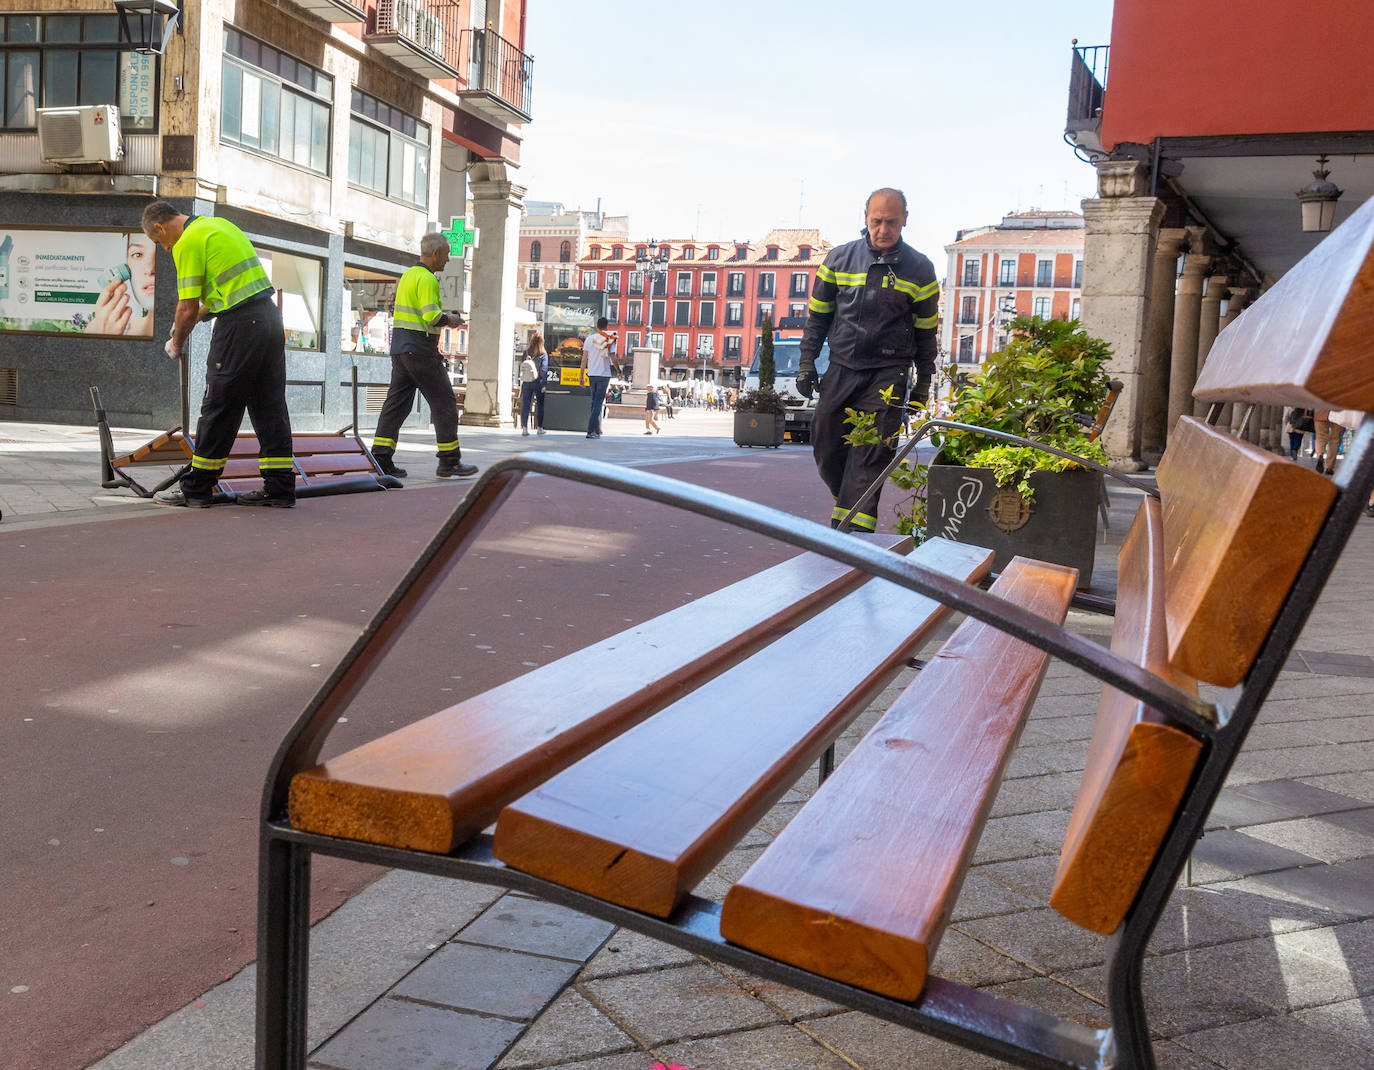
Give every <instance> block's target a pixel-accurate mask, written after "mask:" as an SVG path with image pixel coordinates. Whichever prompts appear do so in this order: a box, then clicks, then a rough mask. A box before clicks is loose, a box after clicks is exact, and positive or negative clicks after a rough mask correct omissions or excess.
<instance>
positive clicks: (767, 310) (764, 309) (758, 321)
mask: <svg viewBox="0 0 1374 1070" xmlns="http://www.w3.org/2000/svg"><path fill="white" fill-rule="evenodd" d="M772 315H773V302H771V301H760V302H759V307H758V311H757V312H756V313H755V314H754V326H755V327H762V326H763V317H764V316H768V317H770V318H771V317H772ZM776 322H777V321H776V320H774V323H775V324H776Z"/></svg>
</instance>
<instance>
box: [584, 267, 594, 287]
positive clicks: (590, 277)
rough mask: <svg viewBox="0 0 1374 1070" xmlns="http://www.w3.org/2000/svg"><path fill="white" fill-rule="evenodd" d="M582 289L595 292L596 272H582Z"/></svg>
mask: <svg viewBox="0 0 1374 1070" xmlns="http://www.w3.org/2000/svg"><path fill="white" fill-rule="evenodd" d="M582 289H584V290H595V289H596V272H595V271H584V272H582Z"/></svg>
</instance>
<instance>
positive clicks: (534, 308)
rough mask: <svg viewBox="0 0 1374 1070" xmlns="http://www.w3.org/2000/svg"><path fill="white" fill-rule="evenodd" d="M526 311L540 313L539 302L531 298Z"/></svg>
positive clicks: (526, 303) (526, 305) (527, 302)
mask: <svg viewBox="0 0 1374 1070" xmlns="http://www.w3.org/2000/svg"><path fill="white" fill-rule="evenodd" d="M525 311H526V312H538V311H539V300H538V299H537V298H534V297H531V298H530V299H529V300H528V301H526V302H525Z"/></svg>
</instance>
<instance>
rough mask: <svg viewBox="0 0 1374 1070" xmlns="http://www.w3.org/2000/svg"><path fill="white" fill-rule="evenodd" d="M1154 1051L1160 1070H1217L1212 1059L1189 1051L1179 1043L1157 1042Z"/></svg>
mask: <svg viewBox="0 0 1374 1070" xmlns="http://www.w3.org/2000/svg"><path fill="white" fill-rule="evenodd" d="M1154 1050H1155V1065H1156V1067H1157V1068H1158V1070H1217V1064H1216V1063H1214V1062H1213V1061H1212V1060H1211V1059H1208V1058H1207V1057H1206V1056H1203V1055H1199V1054H1197V1053H1196V1052H1192V1051H1189V1050H1188V1049H1187V1048H1185V1047H1183V1046H1182V1045H1181V1044H1179V1043H1178V1042H1177V1041H1173V1040H1156V1041H1155V1042H1154Z"/></svg>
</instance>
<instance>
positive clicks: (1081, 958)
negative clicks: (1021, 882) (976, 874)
mask: <svg viewBox="0 0 1374 1070" xmlns="http://www.w3.org/2000/svg"><path fill="white" fill-rule="evenodd" d="M960 928H961V929H963V930H964V931H965V932H967V933H968V934H969V935H970V936H973V937H976V938H977V939H979V940H981V941H982V942H983V943H985V944H989V945H991V946H992V947H994V948H997V949H998V950H1000V951H1002V952H1003V953H1005V954H1007V955H1010V956H1011V957H1012V958H1015V959H1018V960H1020V961H1022V962H1028V963H1030V964H1032V965H1033V966H1035V967H1036V968H1037V969H1040V970H1046V971H1055V972H1057V971H1060V970H1071V969H1074V968H1076V967H1081V966H1092V965H1094V964H1096V963H1099V962H1102V961H1104V959H1105V956H1106V952H1105V948H1106V937H1103V936H1099V935H1098V934H1097V933H1094V932H1089V931H1088V930H1087V929H1081V928H1079V927H1078V926H1077V925H1075V924H1074V923H1073V922H1071V921H1069V920H1068V919H1067V918H1065V917H1063V916H1062V915H1061V914H1059V913H1058V912H1057V911H1054V910H1048V909H1040V910H1028V911H1026V912H1025V913H1021V914H1008V915H1004V916H1002V917H996V918H978V919H975V920H973V921H966V922H963V923H962V924H961V925H960Z"/></svg>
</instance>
